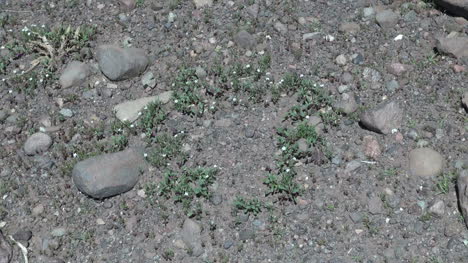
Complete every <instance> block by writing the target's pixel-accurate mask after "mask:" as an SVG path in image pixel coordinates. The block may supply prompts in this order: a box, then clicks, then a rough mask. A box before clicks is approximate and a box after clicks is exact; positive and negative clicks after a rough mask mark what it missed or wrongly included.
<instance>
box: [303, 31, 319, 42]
mask: <svg viewBox="0 0 468 263" xmlns="http://www.w3.org/2000/svg"><path fill="white" fill-rule="evenodd" d="M321 34H322V33H320V32H312V33H305V34H304V35H302V40H304V41H308V40H314V39H319V38H320V36H321Z"/></svg>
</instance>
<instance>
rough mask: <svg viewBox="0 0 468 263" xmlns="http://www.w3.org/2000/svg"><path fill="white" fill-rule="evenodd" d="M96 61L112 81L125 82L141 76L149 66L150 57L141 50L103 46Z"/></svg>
mask: <svg viewBox="0 0 468 263" xmlns="http://www.w3.org/2000/svg"><path fill="white" fill-rule="evenodd" d="M96 59H97V61H98V64H99V68H100V70H101V71H102V73H103V74H104V75H105V76H106V77H107V78H109V79H110V80H125V79H130V78H133V77H137V76H139V75H140V74H141V73H143V72H144V71H145V70H146V67H147V66H148V64H149V59H148V55H147V54H146V52H145V51H144V50H143V49H139V48H120V47H118V46H114V45H102V46H99V47H98V48H97V52H96Z"/></svg>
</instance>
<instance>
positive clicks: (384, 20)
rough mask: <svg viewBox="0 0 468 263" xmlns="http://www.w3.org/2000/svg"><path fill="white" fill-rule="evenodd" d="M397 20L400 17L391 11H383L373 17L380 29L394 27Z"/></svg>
mask: <svg viewBox="0 0 468 263" xmlns="http://www.w3.org/2000/svg"><path fill="white" fill-rule="evenodd" d="M399 19H400V16H399V15H398V14H397V13H395V12H393V11H392V10H383V11H381V12H378V13H377V15H376V16H375V20H376V21H377V24H379V26H380V27H381V28H392V27H394V26H396V24H397V23H398V20H399Z"/></svg>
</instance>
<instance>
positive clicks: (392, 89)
mask: <svg viewBox="0 0 468 263" xmlns="http://www.w3.org/2000/svg"><path fill="white" fill-rule="evenodd" d="M385 87H386V88H387V90H388V91H390V92H395V91H396V90H397V89H399V88H400V85H399V84H398V81H396V80H394V79H392V80H390V81H388V82H387V83H385Z"/></svg>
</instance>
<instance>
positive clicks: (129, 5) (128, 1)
mask: <svg viewBox="0 0 468 263" xmlns="http://www.w3.org/2000/svg"><path fill="white" fill-rule="evenodd" d="M119 3H120V6H122V7H123V8H124V9H126V10H132V9H134V8H135V6H136V0H119Z"/></svg>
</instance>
